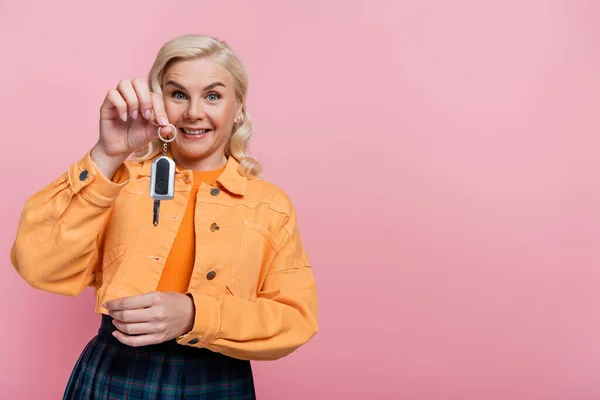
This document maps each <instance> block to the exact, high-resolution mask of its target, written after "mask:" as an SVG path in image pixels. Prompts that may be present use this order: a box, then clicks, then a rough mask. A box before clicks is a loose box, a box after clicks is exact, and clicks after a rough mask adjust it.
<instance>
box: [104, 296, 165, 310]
mask: <svg viewBox="0 0 600 400" xmlns="http://www.w3.org/2000/svg"><path fill="white" fill-rule="evenodd" d="M161 298H162V295H161V293H160V292H151V293H145V294H139V295H136V296H128V297H121V298H120V299H114V300H110V301H107V302H106V303H104V304H103V305H104V308H106V309H107V310H109V311H119V310H135V309H138V308H145V307H151V306H153V305H155V304H158V303H159V302H160V301H161Z"/></svg>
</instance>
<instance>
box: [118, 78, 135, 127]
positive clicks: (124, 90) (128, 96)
mask: <svg viewBox="0 0 600 400" xmlns="http://www.w3.org/2000/svg"><path fill="white" fill-rule="evenodd" d="M117 90H118V91H119V93H120V94H121V96H123V98H124V99H125V102H126V103H127V109H128V110H129V115H131V118H133V119H136V118H137V116H138V107H139V102H138V98H137V95H136V93H135V90H134V89H133V85H132V84H131V81H128V80H124V81H121V82H119V84H118V85H117Z"/></svg>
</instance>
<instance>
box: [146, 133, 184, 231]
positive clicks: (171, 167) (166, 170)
mask: <svg viewBox="0 0 600 400" xmlns="http://www.w3.org/2000/svg"><path fill="white" fill-rule="evenodd" d="M169 126H170V127H171V128H172V129H173V132H174V136H173V138H171V139H164V138H163V137H162V136H161V134H160V130H161V128H162V126H161V127H159V128H158V137H159V138H160V139H161V140H162V141H163V142H164V143H163V155H162V156H160V157H158V158H157V159H155V160H154V161H153V162H152V169H151V172H150V197H151V198H153V199H154V207H153V215H152V224H153V225H154V226H157V225H158V220H159V214H160V201H161V200H171V199H172V198H173V195H174V188H175V168H176V167H175V162H174V161H173V160H172V159H170V158H169V157H168V156H167V146H168V144H169V143H170V142H172V141H173V140H174V139H175V136H177V128H175V127H174V126H173V125H171V124H169Z"/></svg>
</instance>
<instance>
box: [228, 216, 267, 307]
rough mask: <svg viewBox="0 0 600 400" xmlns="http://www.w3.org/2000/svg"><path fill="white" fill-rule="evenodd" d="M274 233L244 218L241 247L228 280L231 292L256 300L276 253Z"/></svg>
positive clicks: (237, 295)
mask: <svg viewBox="0 0 600 400" xmlns="http://www.w3.org/2000/svg"><path fill="white" fill-rule="evenodd" d="M274 243H275V242H274V240H273V236H272V234H271V233H270V232H269V231H268V230H267V229H265V228H264V227H262V226H260V225H258V224H256V223H253V222H250V221H248V220H246V219H244V220H243V223H242V230H241V240H240V249H239V252H238V256H237V260H236V262H235V264H234V268H233V271H232V273H231V276H230V278H229V280H228V282H227V285H226V286H227V290H228V291H229V293H230V294H232V295H234V296H236V297H240V298H243V299H246V300H256V298H257V297H258V292H259V291H260V288H261V286H262V284H263V282H264V279H265V276H266V273H267V270H268V268H269V265H270V264H271V262H272V261H273V258H274V257H275V254H276V248H275V244H274Z"/></svg>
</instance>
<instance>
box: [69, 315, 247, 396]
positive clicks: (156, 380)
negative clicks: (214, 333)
mask: <svg viewBox="0 0 600 400" xmlns="http://www.w3.org/2000/svg"><path fill="white" fill-rule="evenodd" d="M114 329H115V327H114V325H113V324H112V318H111V317H110V316H108V315H102V324H101V326H100V329H99V331H98V335H97V336H95V337H94V338H93V339H92V340H91V341H90V342H89V343H88V344H87V346H86V347H85V349H84V350H83V353H82V354H81V355H80V356H79V359H78V360H77V363H76V364H75V367H74V369H73V372H72V373H71V377H70V378H69V382H68V384H67V388H66V390H65V393H64V397H63V400H67V399H68V400H75V399H77V400H84V399H85V400H91V399H94V400H123V399H128V400H136V399H140V400H141V399H143V400H167V399H169V400H179V399H182V400H183V399H187V400H192V399H193V400H196V399H198V400H200V399H215V400H217V399H223V400H224V399H230V400H237V399H255V398H256V395H255V391H254V381H253V377H252V369H251V367H250V362H249V361H245V360H237V359H234V358H230V357H227V356H224V355H222V354H219V353H215V352H212V351H210V350H206V349H196V348H193V347H189V346H183V345H180V344H178V343H176V342H175V340H171V341H168V342H165V343H161V344H158V345H151V346H142V347H130V346H127V345H124V344H122V343H121V342H119V341H118V340H117V339H116V338H114V337H113V336H112V335H111V332H112V331H113V330H114Z"/></svg>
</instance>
